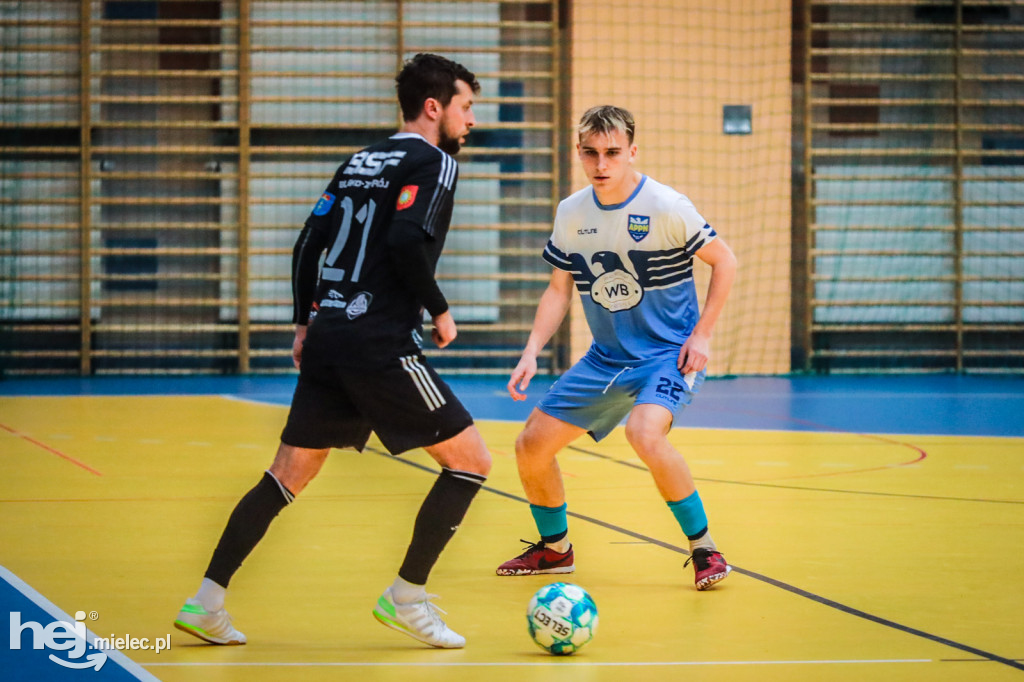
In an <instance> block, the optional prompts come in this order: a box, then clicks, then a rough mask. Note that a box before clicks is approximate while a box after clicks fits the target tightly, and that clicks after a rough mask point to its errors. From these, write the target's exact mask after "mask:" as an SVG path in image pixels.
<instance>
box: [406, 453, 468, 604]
mask: <svg viewBox="0 0 1024 682" xmlns="http://www.w3.org/2000/svg"><path fill="white" fill-rule="evenodd" d="M485 480H487V477H486V476H481V475H480V474H473V473H470V472H468V471H454V470H452V469H442V470H441V475H440V476H438V477H437V481H435V482H434V487H433V488H431V489H430V492H429V493H427V497H426V499H425V500H423V505H422V506H421V507H420V512H419V514H417V515H416V525H415V526H414V527H413V531H412V542H410V543H409V549H408V551H406V553H405V561H403V562H402V568H401V569H399V571H398V575H399V576H400V577H401V578H402V579H403V580H408V581H409V582H411V583H413V584H415V585H426V584H427V577H428V576H429V575H430V569H432V568H433V567H434V563H435V562H436V561H437V558H438V557H439V556H441V551H442V550H443V549H444V548H445V545H447V544H448V541H449V540H451V539H452V536H453V535H455V531H456V530H457V529H458V527H459V524H460V523H462V519H463V517H464V516H465V515H466V510H468V509H469V504H470V502H472V501H473V497H475V496H476V494H477V491H479V490H480V486H481V485H482V484H483V482H484V481H485Z"/></svg>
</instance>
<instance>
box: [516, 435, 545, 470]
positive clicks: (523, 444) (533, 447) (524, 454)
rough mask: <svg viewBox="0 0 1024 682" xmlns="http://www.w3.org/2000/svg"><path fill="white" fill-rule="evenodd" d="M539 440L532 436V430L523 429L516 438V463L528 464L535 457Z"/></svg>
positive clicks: (539, 443)
mask: <svg viewBox="0 0 1024 682" xmlns="http://www.w3.org/2000/svg"><path fill="white" fill-rule="evenodd" d="M540 445H541V440H540V439H539V438H538V437H537V436H536V435H534V433H533V431H532V429H529V428H525V429H523V430H522V431H521V432H520V433H519V435H518V436H516V461H518V462H528V461H530V460H531V459H533V458H534V457H535V456H536V453H537V452H538V450H539V446H540Z"/></svg>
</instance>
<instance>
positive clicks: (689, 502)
mask: <svg viewBox="0 0 1024 682" xmlns="http://www.w3.org/2000/svg"><path fill="white" fill-rule="evenodd" d="M668 508H669V509H671V510H672V515H673V516H675V517H676V521H678V522H679V527H680V528H682V529H683V533H685V534H686V537H687V538H688V539H690V540H696V539H697V538H699V537H700V536H702V535H704V534H705V533H707V532H708V517H707V514H705V513H704V503H703V502H701V501H700V495H698V494H697V491H696V490H694V491H693V494H692V495H690V496H689V497H684V498H683V499H681V500H678V501H676V502H669V503H668Z"/></svg>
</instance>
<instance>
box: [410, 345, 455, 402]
mask: <svg viewBox="0 0 1024 682" xmlns="http://www.w3.org/2000/svg"><path fill="white" fill-rule="evenodd" d="M401 360H402V369H404V370H405V371H406V372H408V373H409V376H410V377H411V378H412V382H413V383H414V384H416V390H418V391H419V392H420V395H421V396H423V402H425V403H426V404H427V407H429V408H430V411H431V412H433V411H434V410H436V409H437V408H439V407H441V406H442V405H444V404H445V403H446V402H447V401H446V400H445V399H444V395H442V393H441V391H440V389H438V388H437V384H435V383H434V380H433V379H432V378H431V376H430V374H429V373H428V372H427V370H426V369H425V368H424V367H423V365H421V364H420V361H419V358H417V357H416V356H415V355H407V356H405V357H404V358H401Z"/></svg>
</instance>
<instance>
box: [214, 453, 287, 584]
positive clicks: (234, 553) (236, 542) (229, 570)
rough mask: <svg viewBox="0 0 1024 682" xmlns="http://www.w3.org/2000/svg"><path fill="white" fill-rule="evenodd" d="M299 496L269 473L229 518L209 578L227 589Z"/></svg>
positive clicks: (218, 544)
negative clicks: (285, 509) (237, 572)
mask: <svg viewBox="0 0 1024 682" xmlns="http://www.w3.org/2000/svg"><path fill="white" fill-rule="evenodd" d="M294 499H295V496H294V495H293V494H292V493H291V491H289V490H288V489H287V488H285V487H284V486H283V485H281V483H280V482H279V481H278V480H277V479H276V478H275V477H274V476H273V474H271V473H270V472H269V471H267V472H264V474H263V478H261V479H260V482H259V483H257V484H256V487H254V488H253V489H252V490H250V491H249V492H247V493H246V494H245V497H243V498H242V499H241V500H240V501H239V502H238V505H236V506H235V510H234V511H233V512H231V517H230V518H228V525H227V526H226V527H225V528H224V532H223V533H222V534H221V536H220V542H218V543H217V549H215V550H213V558H212V559H210V566H209V567H208V568H207V569H206V577H207V578H209V579H210V580H212V581H213V582H215V583H217V584H218V585H220V586H221V587H227V586H228V583H229V582H231V576H233V575H234V574H235V571H237V570H238V567H239V566H241V565H242V562H243V561H245V558H246V557H247V556H249V553H250V552H252V550H253V548H254V547H255V546H256V544H257V543H258V542H259V541H260V540H261V539H262V538H263V536H264V535H265V534H266V532H267V528H269V527H270V522H271V521H273V520H274V517H275V516H277V515H278V513H279V512H280V511H281V510H282V509H284V508H285V507H286V506H287V505H288V504H289V503H290V502H291V501H292V500H294Z"/></svg>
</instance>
